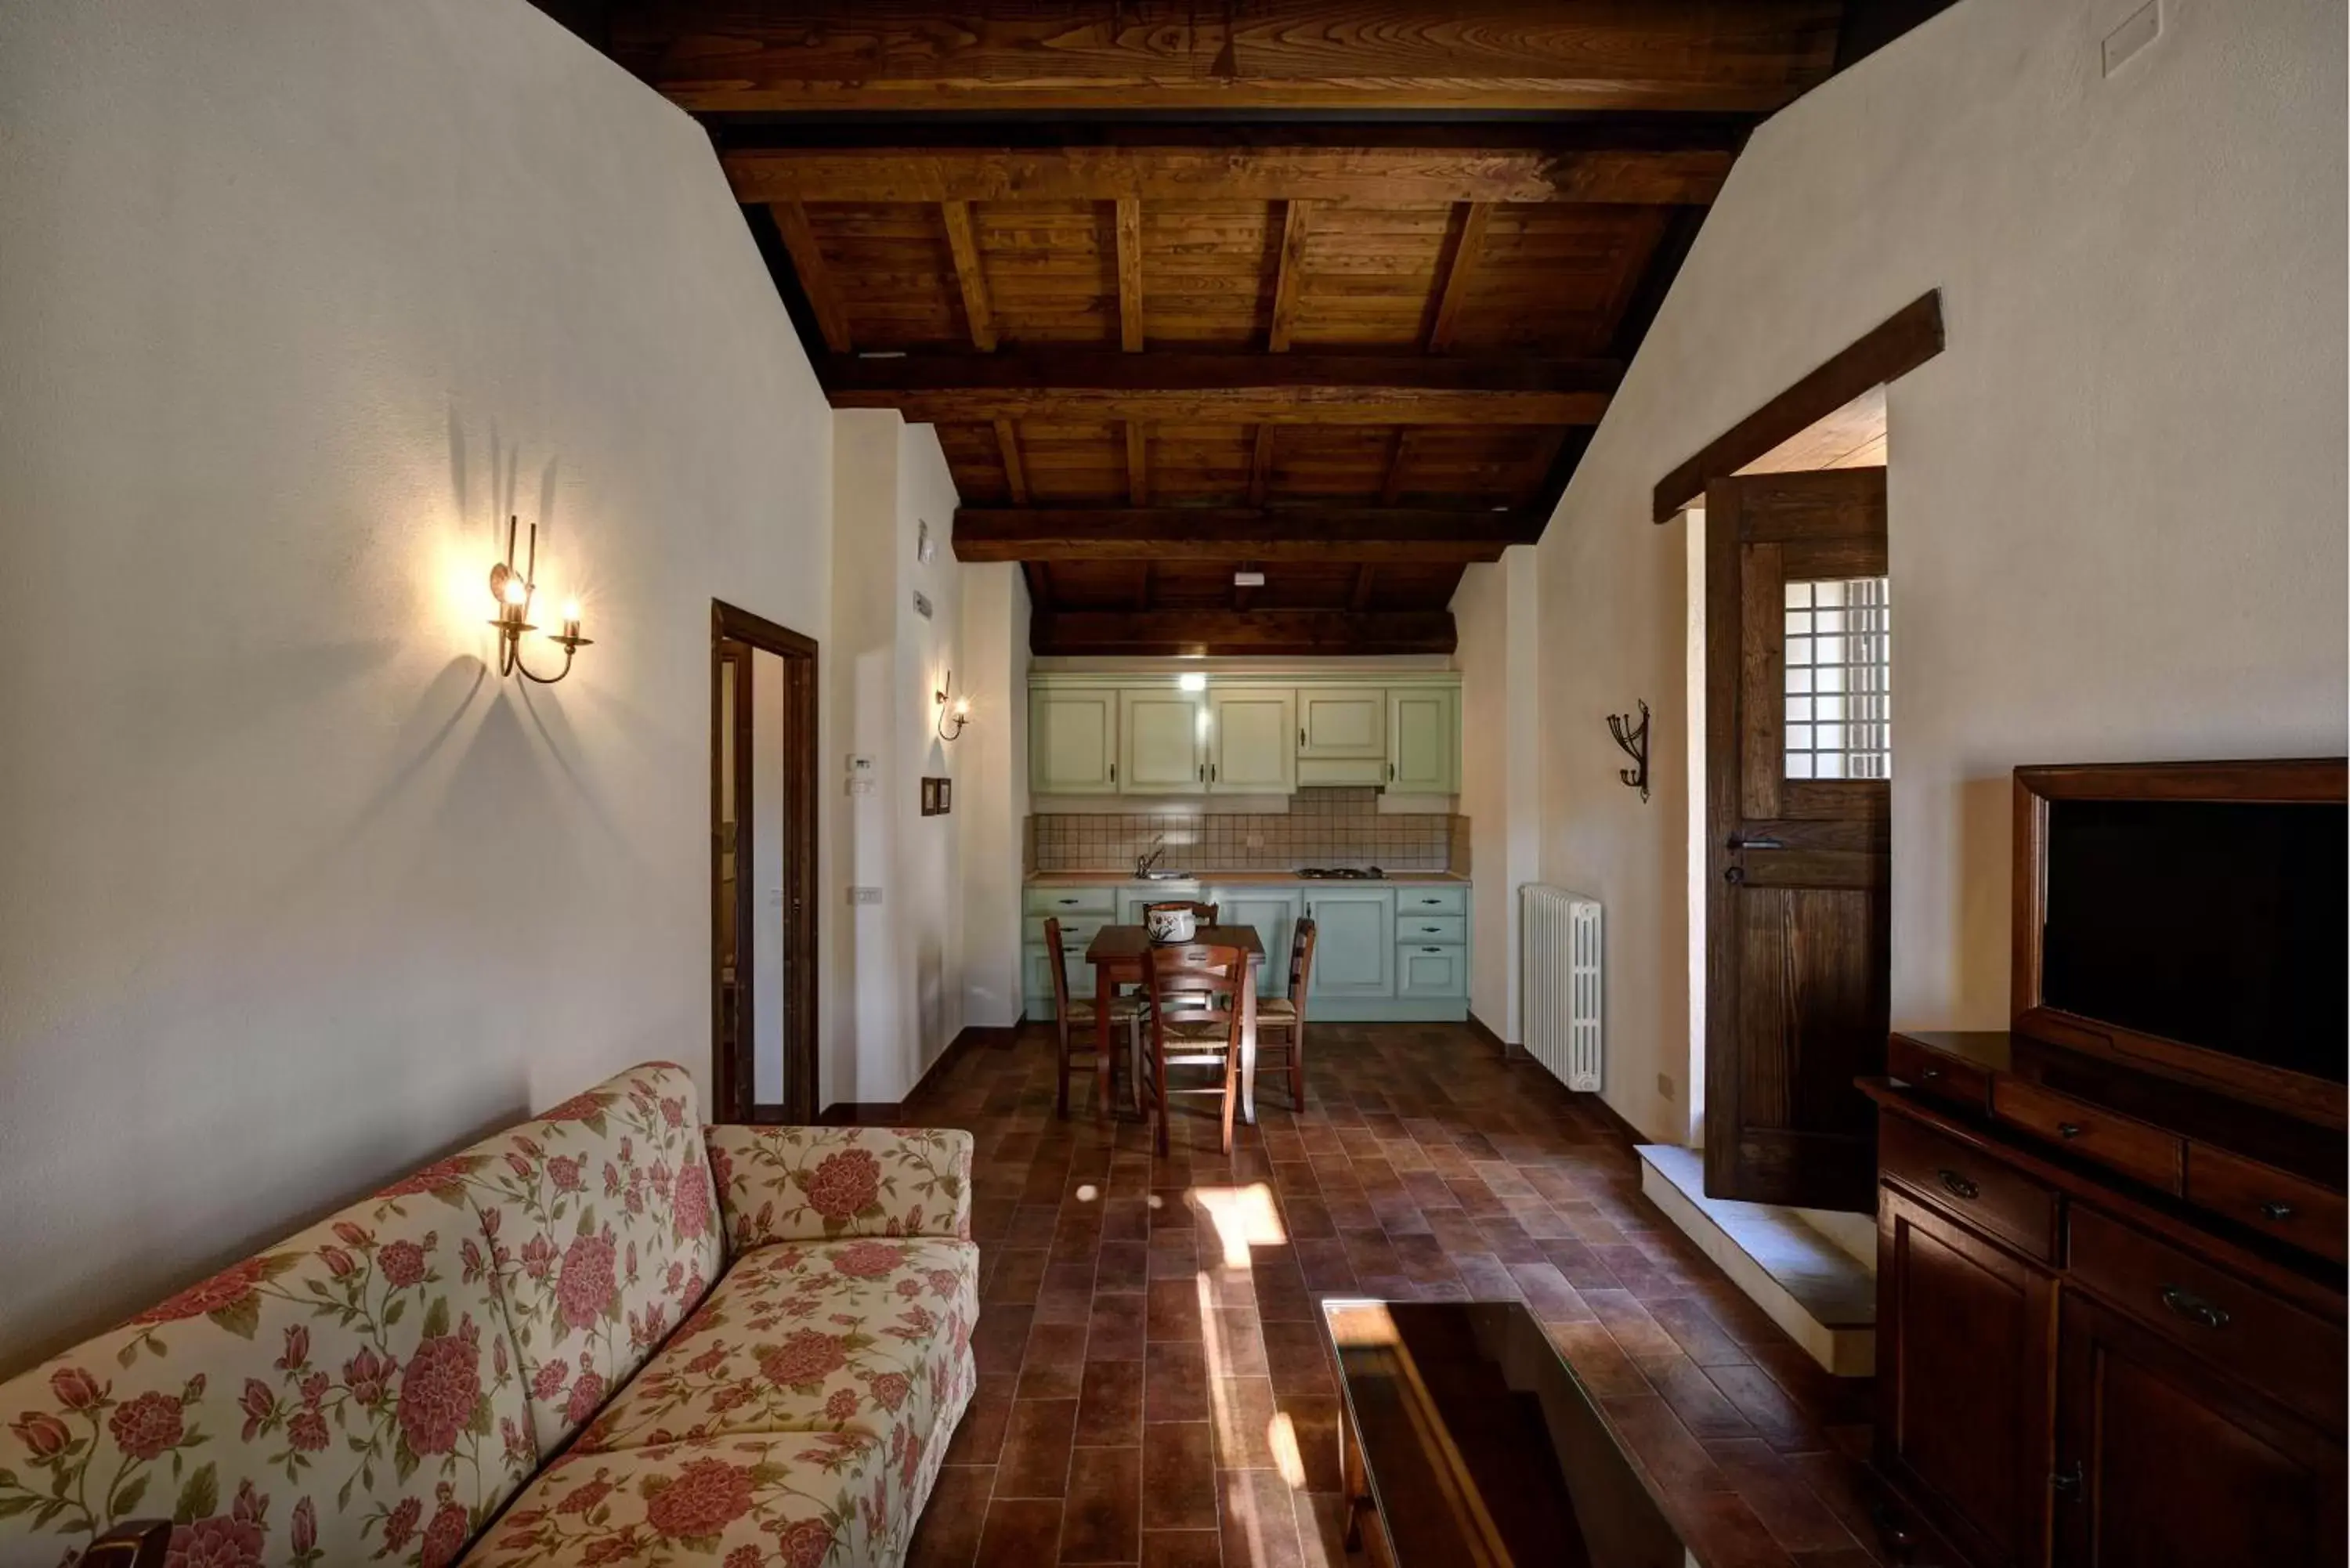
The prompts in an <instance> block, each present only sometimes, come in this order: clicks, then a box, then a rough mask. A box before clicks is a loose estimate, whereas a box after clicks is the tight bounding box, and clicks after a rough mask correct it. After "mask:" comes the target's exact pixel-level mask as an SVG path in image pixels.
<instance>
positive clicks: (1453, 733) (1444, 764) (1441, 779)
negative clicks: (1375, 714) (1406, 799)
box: [1388, 686, 1461, 794]
mask: <svg viewBox="0 0 2350 1568" xmlns="http://www.w3.org/2000/svg"><path fill="white" fill-rule="evenodd" d="M1460 695H1461V694H1460V693H1459V692H1458V691H1455V690H1453V689H1452V688H1451V687H1449V686H1425V687H1404V688H1402V689H1400V690H1398V691H1389V692H1388V788H1389V789H1392V790H1395V791H1397V792H1398V793H1399V794H1452V793H1453V792H1454V791H1456V790H1458V789H1459V788H1460V787H1461V783H1460V774H1461V769H1460V757H1461V722H1460Z"/></svg>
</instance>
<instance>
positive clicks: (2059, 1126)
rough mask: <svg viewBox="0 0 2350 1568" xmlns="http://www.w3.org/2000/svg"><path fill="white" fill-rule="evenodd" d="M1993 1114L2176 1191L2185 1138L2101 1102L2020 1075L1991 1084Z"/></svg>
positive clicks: (2180, 1185)
mask: <svg viewBox="0 0 2350 1568" xmlns="http://www.w3.org/2000/svg"><path fill="white" fill-rule="evenodd" d="M1991 1113H1992V1115H1994V1116H1998V1117H1999V1118H2000V1119H2001V1120H2002V1121H2007V1122H2012V1123H2014V1124H2015V1125H2016V1126H2017V1127H2022V1128H2024V1129H2025V1130H2027V1131H2030V1132H2034V1133H2037V1134H2039V1135H2040V1136H2041V1137H2044V1138H2048V1139H2050V1140H2052V1141H2054V1142H2056V1143H2061V1144H2063V1145H2064V1150H2065V1152H2066V1153H2068V1154H2074V1155H2078V1156H2080V1157H2081V1158H2083V1159H2093V1160H2095V1161H2096V1162H2097V1163H2098V1164H2099V1165H2104V1166H2110V1167H2111V1168H2114V1169H2116V1170H2118V1171H2120V1172H2122V1173H2123V1174H2124V1175H2126V1176H2134V1177H2136V1178H2137V1179H2138V1180H2140V1181H2143V1182H2146V1183H2147V1184H2148V1185H2149V1186H2153V1187H2159V1188H2160V1189H2163V1190H2164V1191H2165V1192H2178V1191H2179V1190H2180V1189H2182V1188H2183V1187H2184V1185H2185V1183H2184V1182H2183V1181H2182V1180H2181V1179H2180V1167H2181V1165H2182V1164H2183V1161H2184V1155H2185V1140H2184V1139H2182V1138H2180V1137H2177V1136H2176V1135H2175V1134H2171V1133H2167V1132H2164V1131H2163V1130H2162V1129H2161V1128H2160V1127H2149V1126H2147V1124H2146V1123H2145V1122H2142V1121H2138V1120H2137V1119H2135V1118H2134V1117H2130V1116H2121V1115H2119V1114H2117V1113H2116V1112H2113V1111H2109V1110H2106V1108H2105V1107H2103V1106H2093V1105H2090V1104H2089V1103H2088V1102H2087V1101H2085V1100H2076V1099H2074V1097H2073V1096H2070V1095H2060V1094H2058V1093H2057V1092H2056V1091H2055V1090H2054V1089H2049V1088H2043V1087H2042V1086H2041V1085H2038V1084H2032V1083H2026V1082H2024V1081H2023V1080H2022V1079H2020V1078H2007V1077H2002V1078H2001V1079H2000V1080H1999V1081H1998V1082H1997V1083H1995V1084H1993V1085H1991Z"/></svg>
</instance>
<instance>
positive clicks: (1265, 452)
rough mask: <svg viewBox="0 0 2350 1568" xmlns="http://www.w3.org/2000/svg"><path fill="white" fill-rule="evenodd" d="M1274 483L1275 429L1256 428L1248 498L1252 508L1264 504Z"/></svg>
mask: <svg viewBox="0 0 2350 1568" xmlns="http://www.w3.org/2000/svg"><path fill="white" fill-rule="evenodd" d="M1272 483H1273V427H1272V426H1271V425H1259V426H1257V427H1256V444H1255V446H1254V448H1253V450H1252V451H1251V452H1250V453H1249V486H1248V498H1249V504H1250V505H1251V506H1262V505H1263V504H1264V494H1265V491H1266V489H1267V488H1268V487H1269V486H1270V485H1271V484H1272Z"/></svg>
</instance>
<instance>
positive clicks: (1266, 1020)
mask: <svg viewBox="0 0 2350 1568" xmlns="http://www.w3.org/2000/svg"><path fill="white" fill-rule="evenodd" d="M1314 939H1315V929H1314V921H1313V919H1311V918H1310V917H1309V918H1307V919H1301V920H1299V921H1298V922H1297V924H1296V926H1295V928H1294V929H1292V930H1291V932H1290V937H1289V994H1288V995H1287V996H1270V997H1260V998H1258V999H1257V1004H1256V1061H1257V1066H1258V1068H1259V1070H1260V1071H1262V1070H1263V1066H1264V1054H1265V1052H1266V1050H1267V1049H1268V1048H1269V1049H1272V1050H1275V1051H1286V1052H1287V1053H1289V1100H1290V1104H1292V1105H1294V1106H1296V1107H1297V1108H1298V1109H1299V1110H1301V1111H1303V1110H1304V1109H1305V988H1306V986H1307V984H1308V983H1309V982H1310V981H1312V979H1313V976H1314Z"/></svg>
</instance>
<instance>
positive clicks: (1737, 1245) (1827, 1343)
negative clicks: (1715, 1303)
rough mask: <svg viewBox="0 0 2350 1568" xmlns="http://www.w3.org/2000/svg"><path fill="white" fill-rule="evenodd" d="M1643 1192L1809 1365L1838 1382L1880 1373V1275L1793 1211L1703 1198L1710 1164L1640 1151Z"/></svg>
mask: <svg viewBox="0 0 2350 1568" xmlns="http://www.w3.org/2000/svg"><path fill="white" fill-rule="evenodd" d="M1638 1153H1639V1156H1640V1190H1641V1191H1642V1192H1644V1193H1646V1194H1647V1195H1648V1200H1649V1201H1650V1202H1652V1203H1654V1204H1655V1205H1656V1206H1657V1207H1658V1208H1659V1209H1661V1210H1664V1211H1665V1214H1666V1217H1667V1218H1669V1219H1670V1220H1672V1222H1673V1223H1674V1224H1675V1225H1677V1226H1679V1228H1680V1231H1681V1232H1682V1234H1684V1235H1686V1236H1687V1237H1689V1239H1690V1241H1695V1242H1696V1243H1697V1244H1698V1246H1699V1247H1700V1249H1702V1250H1703V1251H1704V1252H1705V1255H1706V1256H1707V1257H1709V1258H1711V1259H1712V1260H1713V1261H1714V1262H1716V1263H1719V1264H1720V1265H1721V1270H1722V1272H1724V1273H1726V1274H1728V1275H1729V1276H1730V1277H1731V1281H1732V1282H1735V1283H1736V1285H1737V1286H1738V1288H1739V1289H1740V1290H1742V1291H1743V1292H1745V1293H1746V1295H1747V1296H1748V1298H1749V1299H1750V1300H1752V1302H1753V1303H1754V1304H1755V1305H1756V1306H1759V1307H1761V1308H1762V1309H1763V1312H1764V1313H1765V1314H1768V1315H1769V1317H1770V1319H1771V1321H1772V1322H1773V1323H1775V1324H1778V1325H1779V1326H1780V1327H1781V1328H1783V1329H1784V1330H1786V1332H1787V1335H1788V1337H1789V1338H1791V1339H1793V1340H1794V1342H1795V1343H1796V1344H1797V1345H1802V1346H1803V1347H1804V1352H1805V1353H1806V1354H1807V1355H1810V1356H1811V1358H1812V1359H1813V1360H1814V1361H1816V1362H1818V1363H1819V1364H1820V1365H1821V1366H1823V1367H1825V1368H1826V1369H1827V1370H1828V1371H1829V1372H1831V1373H1833V1374H1835V1376H1838V1377H1867V1376H1873V1375H1874V1374H1875V1373H1876V1370H1877V1276H1876V1275H1875V1274H1874V1273H1873V1272H1870V1270H1869V1269H1868V1268H1867V1267H1866V1265H1865V1264H1863V1263H1862V1262H1860V1260H1859V1259H1857V1258H1856V1257H1854V1256H1853V1255H1852V1254H1851V1253H1849V1252H1847V1251H1845V1250H1844V1249H1843V1248H1841V1247H1839V1246H1837V1245H1836V1244H1835V1242H1834V1241H1830V1240H1829V1239H1828V1238H1827V1237H1826V1236H1825V1235H1823V1234H1821V1232H1820V1231H1817V1230H1814V1228H1813V1227H1812V1226H1811V1225H1809V1224H1807V1223H1806V1222H1805V1221H1804V1220H1803V1218H1802V1217H1801V1216H1800V1215H1799V1214H1798V1213H1797V1212H1796V1211H1795V1210H1792V1209H1781V1208H1778V1207H1776V1206H1774V1205H1773V1204H1768V1203H1740V1202H1737V1201H1735V1200H1733V1199H1726V1198H1708V1197H1707V1196H1706V1195H1705V1157H1704V1156H1703V1155H1701V1154H1700V1153H1699V1152H1698V1151H1697V1150H1695V1149H1691V1148H1680V1147H1675V1146H1674V1145H1671V1144H1653V1143H1652V1144H1642V1145H1641V1146H1640V1147H1639V1149H1638Z"/></svg>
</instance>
